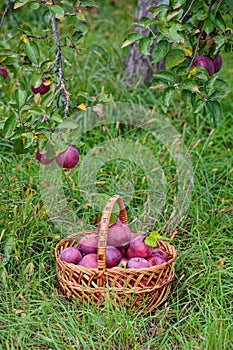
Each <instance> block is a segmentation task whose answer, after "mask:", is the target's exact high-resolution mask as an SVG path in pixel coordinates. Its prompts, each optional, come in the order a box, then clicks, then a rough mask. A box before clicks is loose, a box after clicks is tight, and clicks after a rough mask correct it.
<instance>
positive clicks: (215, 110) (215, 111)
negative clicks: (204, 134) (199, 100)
mask: <svg viewBox="0 0 233 350" xmlns="http://www.w3.org/2000/svg"><path fill="white" fill-rule="evenodd" d="M206 105H207V108H208V110H209V112H210V115H211V116H212V117H213V119H214V121H215V123H217V122H218V121H219V120H220V117H221V105H220V103H219V102H218V101H207V102H206Z"/></svg>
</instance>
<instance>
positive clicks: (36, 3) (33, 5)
mask: <svg viewBox="0 0 233 350" xmlns="http://www.w3.org/2000/svg"><path fill="white" fill-rule="evenodd" d="M39 7H40V4H38V2H36V1H33V2H30V8H31V9H32V10H38V8H39Z"/></svg>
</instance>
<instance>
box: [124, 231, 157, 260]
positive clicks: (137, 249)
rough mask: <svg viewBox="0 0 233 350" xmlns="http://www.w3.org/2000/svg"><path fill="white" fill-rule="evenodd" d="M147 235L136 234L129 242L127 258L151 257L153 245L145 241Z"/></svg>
mask: <svg viewBox="0 0 233 350" xmlns="http://www.w3.org/2000/svg"><path fill="white" fill-rule="evenodd" d="M144 239H145V236H144V235H140V236H136V237H135V238H134V239H133V240H132V241H131V242H130V244H129V248H128V249H127V251H126V256H127V258H129V259H130V258H134V257H140V258H145V259H146V258H149V256H151V254H152V251H153V247H150V246H148V245H147V244H145V243H144Z"/></svg>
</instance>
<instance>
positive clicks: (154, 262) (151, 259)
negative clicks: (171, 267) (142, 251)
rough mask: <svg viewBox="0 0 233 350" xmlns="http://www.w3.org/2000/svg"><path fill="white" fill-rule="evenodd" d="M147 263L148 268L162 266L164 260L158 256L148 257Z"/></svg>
mask: <svg viewBox="0 0 233 350" xmlns="http://www.w3.org/2000/svg"><path fill="white" fill-rule="evenodd" d="M147 261H148V262H149V264H150V266H155V265H162V264H163V263H164V262H166V260H164V259H163V258H161V257H160V256H157V255H156V256H150V257H149V258H148V259H147Z"/></svg>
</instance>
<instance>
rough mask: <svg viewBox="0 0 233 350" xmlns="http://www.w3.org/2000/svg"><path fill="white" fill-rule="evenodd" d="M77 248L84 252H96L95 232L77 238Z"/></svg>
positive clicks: (96, 237) (96, 239)
mask: <svg viewBox="0 0 233 350" xmlns="http://www.w3.org/2000/svg"><path fill="white" fill-rule="evenodd" d="M79 248H80V250H81V251H82V252H83V253H84V254H89V253H97V250H98V235H97V234H96V233H91V234H87V235H85V236H83V237H82V238H81V239H80V240H79Z"/></svg>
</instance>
